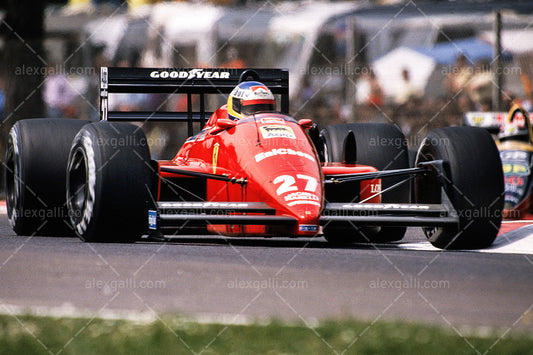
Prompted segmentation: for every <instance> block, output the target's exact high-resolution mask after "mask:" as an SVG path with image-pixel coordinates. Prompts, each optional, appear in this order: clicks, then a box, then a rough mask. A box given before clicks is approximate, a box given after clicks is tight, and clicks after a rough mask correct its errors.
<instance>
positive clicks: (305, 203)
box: [287, 200, 321, 207]
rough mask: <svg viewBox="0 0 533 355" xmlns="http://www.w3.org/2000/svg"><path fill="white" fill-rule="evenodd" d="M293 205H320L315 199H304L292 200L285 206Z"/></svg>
mask: <svg viewBox="0 0 533 355" xmlns="http://www.w3.org/2000/svg"><path fill="white" fill-rule="evenodd" d="M294 205H315V206H321V204H320V202H316V201H308V200H305V201H292V202H289V203H287V206H291V207H292V206H294Z"/></svg>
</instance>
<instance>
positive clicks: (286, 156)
mask: <svg viewBox="0 0 533 355" xmlns="http://www.w3.org/2000/svg"><path fill="white" fill-rule="evenodd" d="M158 164H159V170H160V176H161V177H162V178H179V177H185V176H184V175H183V174H181V175H180V174H179V173H172V172H168V170H171V169H172V168H176V169H180V170H188V171H195V172H201V173H208V174H216V175H225V176H228V177H230V178H236V179H245V181H246V182H245V183H244V184H236V183H231V182H227V181H218V180H214V179H207V180H206V184H207V185H206V198H205V200H206V201H209V202H230V201H231V202H265V203H267V204H268V205H269V206H270V207H272V208H274V209H275V210H276V215H281V216H289V217H293V218H295V219H296V221H297V223H296V224H294V225H291V226H286V225H285V226H262V225H208V230H209V231H211V232H217V233H222V234H226V235H262V236H264V235H280V234H284V235H292V236H305V235H316V234H317V233H318V232H319V218H320V216H321V213H322V211H323V208H324V205H325V203H326V201H325V200H326V198H325V190H324V176H325V175H332V174H354V173H364V172H375V171H377V169H375V168H373V167H370V166H365V165H348V164H340V163H329V164H326V165H324V164H323V163H321V162H320V160H319V158H318V155H317V153H316V150H315V148H314V146H313V144H312V142H311V140H310V139H309V137H308V135H307V134H306V132H305V130H304V128H303V127H302V126H301V125H300V124H299V122H298V121H296V120H294V119H293V118H291V117H289V116H286V115H282V114H277V113H262V114H257V115H253V116H248V117H246V118H243V119H241V120H240V121H230V120H229V119H228V115H227V110H226V107H225V106H222V107H221V108H219V109H218V110H217V111H215V112H214V113H213V115H212V116H211V117H210V119H209V121H208V122H207V124H206V125H205V127H204V128H203V129H202V131H201V132H199V133H198V134H196V135H194V136H192V137H189V138H188V139H187V141H186V142H185V143H184V145H183V146H182V148H181V149H180V150H179V151H178V153H177V155H176V157H175V158H174V159H173V160H171V161H159V162H158ZM162 167H165V171H164V172H163V171H161V168H162ZM380 188H381V181H380V180H379V179H373V180H366V181H362V182H361V184H360V199H361V201H363V200H365V199H368V198H369V197H371V196H372V195H374V194H376V193H377V192H379V191H380ZM160 189H161V181H160V184H159V193H160ZM159 199H160V195H158V200H159ZM365 202H372V203H379V202H381V197H380V196H379V195H377V196H375V197H372V198H370V199H368V201H365Z"/></svg>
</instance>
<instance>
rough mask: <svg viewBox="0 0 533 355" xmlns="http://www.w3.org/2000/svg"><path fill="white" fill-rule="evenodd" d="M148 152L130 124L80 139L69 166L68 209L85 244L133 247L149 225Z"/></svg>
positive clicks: (92, 129)
mask: <svg viewBox="0 0 533 355" xmlns="http://www.w3.org/2000/svg"><path fill="white" fill-rule="evenodd" d="M150 172H151V170H150V151H149V148H148V145H147V141H146V137H145V135H144V133H143V132H142V130H141V129H140V128H139V127H137V126H135V125H132V124H127V123H112V122H106V121H102V122H98V123H93V124H90V125H87V126H85V127H83V129H82V130H81V131H80V132H79V133H78V134H77V135H76V137H75V138H74V141H73V143H72V148H71V150H70V156H69V162H68V167H67V207H68V212H69V216H70V222H71V223H72V226H73V228H74V230H75V232H76V234H77V235H78V236H79V237H80V238H81V239H82V240H84V241H87V242H126V243H127V242H133V241H135V240H137V239H139V238H140V237H141V235H142V234H143V232H145V231H146V230H147V226H148V223H147V222H148V212H147V209H148V208H147V205H148V201H149V198H150V193H149V190H150V186H151V178H150V176H151V173H150Z"/></svg>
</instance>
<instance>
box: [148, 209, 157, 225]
mask: <svg viewBox="0 0 533 355" xmlns="http://www.w3.org/2000/svg"><path fill="white" fill-rule="evenodd" d="M148 228H149V229H157V211H154V210H149V211H148Z"/></svg>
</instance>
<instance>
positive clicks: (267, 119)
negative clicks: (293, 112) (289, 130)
mask: <svg viewBox="0 0 533 355" xmlns="http://www.w3.org/2000/svg"><path fill="white" fill-rule="evenodd" d="M261 123H264V124H272V123H276V124H285V120H284V119H283V118H279V117H265V118H261Z"/></svg>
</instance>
